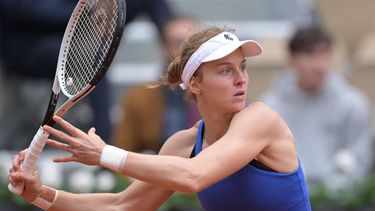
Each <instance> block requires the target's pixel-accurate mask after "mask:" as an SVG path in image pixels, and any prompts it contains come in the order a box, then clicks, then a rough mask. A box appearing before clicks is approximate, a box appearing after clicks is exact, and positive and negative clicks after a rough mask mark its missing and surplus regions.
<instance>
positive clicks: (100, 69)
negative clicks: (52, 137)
mask: <svg viewBox="0 0 375 211" xmlns="http://www.w3.org/2000/svg"><path fill="white" fill-rule="evenodd" d="M124 26H125V0H80V1H79V2H78V4H77V6H76V7H75V9H74V11H73V13H72V15H71V17H70V20H69V22H68V25H67V28H66V29H65V34H64V37H63V40H62V43H61V47H60V53H59V58H58V62H57V69H56V74H55V79H54V82H53V87H52V93H51V98H50V101H49V105H48V108H47V112H46V115H45V117H44V120H43V123H42V125H45V124H47V125H50V126H53V125H54V123H55V122H54V121H53V119H52V117H53V115H54V113H55V108H56V104H57V100H58V98H59V93H60V91H62V92H63V93H64V95H65V96H67V97H68V99H67V100H66V102H65V103H64V104H63V105H62V106H60V107H59V108H58V109H57V111H56V113H55V114H56V115H58V116H62V115H63V114H64V113H65V112H66V111H67V110H69V109H70V108H71V107H72V106H73V105H74V104H76V103H77V102H78V101H79V100H81V99H82V98H83V97H85V96H86V95H87V94H89V93H90V92H91V91H92V90H93V89H94V88H95V86H96V85H97V83H98V82H99V81H100V80H101V79H102V78H103V76H104V73H105V72H106V71H107V70H108V67H109V65H110V64H111V62H112V60H113V57H114V56H115V53H116V51H117V48H118V45H119V43H120V39H121V36H122V32H123V29H124ZM48 135H49V134H48V133H46V132H44V131H43V128H42V127H40V128H39V130H38V132H37V133H36V134H35V136H34V138H33V140H32V142H31V144H30V146H29V148H28V150H27V153H26V157H25V160H24V161H23V163H22V164H21V170H22V171H24V172H27V173H29V174H33V172H34V169H35V168H36V163H37V160H38V158H39V156H40V154H41V152H42V150H43V148H44V146H45V144H46V141H47V138H48ZM8 188H9V190H10V191H11V192H13V193H16V194H21V193H22V192H23V188H24V186H23V184H22V185H18V186H15V187H14V186H12V185H11V184H9V186H8Z"/></svg>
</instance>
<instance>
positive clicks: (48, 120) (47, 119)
mask: <svg viewBox="0 0 375 211" xmlns="http://www.w3.org/2000/svg"><path fill="white" fill-rule="evenodd" d="M58 99H59V93H57V94H55V93H53V92H52V93H51V97H50V99H49V104H48V108H47V111H46V115H45V116H44V120H43V122H42V125H49V126H53V125H54V124H55V121H54V120H53V119H52V117H53V115H54V113H55V109H56V105H57V100H58Z"/></svg>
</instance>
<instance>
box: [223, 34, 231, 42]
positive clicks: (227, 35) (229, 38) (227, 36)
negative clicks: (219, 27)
mask: <svg viewBox="0 0 375 211" xmlns="http://www.w3.org/2000/svg"><path fill="white" fill-rule="evenodd" d="M224 38H225V39H227V40H230V41H233V38H232V37H230V36H229V34H224Z"/></svg>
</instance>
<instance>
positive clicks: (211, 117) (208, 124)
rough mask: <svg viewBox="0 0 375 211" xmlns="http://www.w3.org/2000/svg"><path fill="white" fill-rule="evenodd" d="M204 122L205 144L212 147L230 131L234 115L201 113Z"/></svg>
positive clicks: (210, 112)
mask: <svg viewBox="0 0 375 211" xmlns="http://www.w3.org/2000/svg"><path fill="white" fill-rule="evenodd" d="M200 113H201V116H202V118H203V120H204V123H205V125H204V136H203V139H204V142H206V143H205V144H207V145H211V144H213V143H214V142H216V141H217V140H218V139H220V138H221V137H222V136H223V135H224V134H225V133H226V132H227V130H228V128H229V125H230V122H231V120H232V118H233V115H234V113H218V112H212V111H200Z"/></svg>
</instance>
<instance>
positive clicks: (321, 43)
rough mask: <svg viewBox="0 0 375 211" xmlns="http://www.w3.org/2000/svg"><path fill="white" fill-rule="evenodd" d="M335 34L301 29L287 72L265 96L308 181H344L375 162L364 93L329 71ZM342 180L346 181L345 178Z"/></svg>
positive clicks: (291, 43) (291, 47)
mask: <svg viewBox="0 0 375 211" xmlns="http://www.w3.org/2000/svg"><path fill="white" fill-rule="evenodd" d="M332 45H333V43H332V38H331V36H330V35H329V34H328V33H327V32H326V31H324V30H323V29H321V28H316V27H309V28H304V29H299V30H297V32H296V33H295V34H294V35H293V36H292V38H291V40H290V41H289V45H288V48H289V54H290V57H289V64H290V67H291V69H292V70H291V71H288V72H286V73H285V74H284V75H282V76H281V77H280V79H279V80H278V81H277V82H276V83H275V84H274V86H273V87H272V88H271V89H270V90H269V91H268V92H267V93H265V94H264V95H263V96H262V97H261V99H262V101H263V102H265V103H266V104H268V105H270V106H271V107H272V108H274V109H275V110H276V111H277V112H278V113H280V115H281V116H282V117H283V118H284V119H285V121H286V122H287V124H288V125H289V127H290V128H291V130H292V131H293V134H294V136H295V140H296V146H297V151H298V152H299V156H300V159H301V161H302V163H303V164H304V165H303V168H304V170H305V175H306V178H307V181H308V182H309V183H310V185H314V184H319V183H322V182H323V183H326V184H327V185H336V186H337V185H338V186H339V185H340V184H341V183H340V182H339V181H343V180H346V179H344V178H348V177H347V176H349V178H354V179H359V178H361V177H362V176H364V175H365V174H366V172H368V170H369V167H370V166H371V157H372V153H373V152H372V151H371V149H373V148H372V147H371V144H372V143H371V142H372V141H371V132H370V130H371V126H370V125H371V121H370V111H369V106H368V102H367V100H366V98H365V97H364V96H363V95H362V93H359V92H358V91H357V90H355V89H354V88H353V87H351V86H350V85H349V84H348V83H347V82H346V81H345V80H344V78H343V77H341V76H340V75H338V74H337V73H336V72H333V71H330V70H329V64H330V59H331V56H332ZM341 179H343V180H341Z"/></svg>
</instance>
